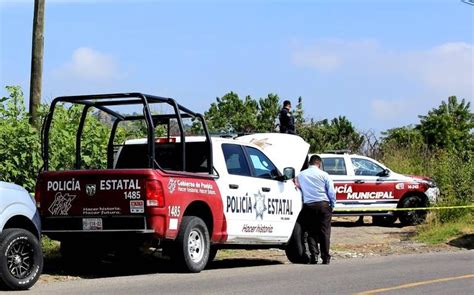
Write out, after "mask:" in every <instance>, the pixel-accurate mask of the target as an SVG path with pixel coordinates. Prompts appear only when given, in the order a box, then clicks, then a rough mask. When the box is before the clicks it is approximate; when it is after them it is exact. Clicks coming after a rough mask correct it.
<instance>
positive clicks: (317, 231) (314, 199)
mask: <svg viewBox="0 0 474 295" xmlns="http://www.w3.org/2000/svg"><path fill="white" fill-rule="evenodd" d="M321 162H322V160H321V158H320V157H319V156H318V155H313V156H311V158H310V160H309V167H308V169H306V170H304V171H302V172H301V173H300V174H299V175H298V176H297V178H296V181H297V185H298V186H299V188H300V189H301V191H302V193H303V203H304V205H303V216H304V224H305V228H306V229H307V231H308V246H309V252H310V254H311V259H310V263H311V264H316V263H317V262H318V254H319V251H318V242H319V244H320V248H321V259H322V261H323V264H329V262H330V260H331V255H329V244H330V237H331V217H332V210H333V208H334V206H335V204H336V193H335V191H334V183H333V182H332V180H331V179H330V178H329V174H327V173H326V172H324V171H323V170H321Z"/></svg>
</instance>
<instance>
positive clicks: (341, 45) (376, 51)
mask: <svg viewBox="0 0 474 295" xmlns="http://www.w3.org/2000/svg"><path fill="white" fill-rule="evenodd" d="M295 47H296V48H295V49H294V51H293V54H292V61H293V63H294V64H295V65H297V66H302V67H310V68H313V69H315V70H317V71H319V72H321V73H327V72H330V71H331V72H332V73H338V72H343V73H346V74H353V75H354V76H357V77H358V78H359V79H360V77H361V76H363V77H364V79H375V80H377V79H381V78H382V77H384V76H385V77H390V79H394V82H395V83H396V82H397V79H398V80H399V81H402V80H406V79H408V80H409V81H411V82H415V83H418V85H421V86H422V87H424V88H425V89H426V90H430V91H431V92H433V93H437V94H439V95H440V96H443V97H444V96H447V95H452V94H457V95H459V96H462V97H466V98H468V99H472V98H473V95H474V88H473V87H474V85H473V81H474V52H473V51H474V45H473V44H470V43H465V42H449V43H444V44H440V45H438V46H434V47H432V48H428V49H425V50H406V51H402V50H398V51H397V50H389V49H386V48H383V47H382V46H381V45H380V44H379V43H378V42H377V41H375V40H360V41H344V40H320V41H317V42H315V43H314V44H312V45H311V46H295Z"/></svg>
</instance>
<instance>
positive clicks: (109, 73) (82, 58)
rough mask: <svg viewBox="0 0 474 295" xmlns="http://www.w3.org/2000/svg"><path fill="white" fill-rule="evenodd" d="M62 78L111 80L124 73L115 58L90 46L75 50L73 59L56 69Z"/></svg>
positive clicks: (56, 72)
mask: <svg viewBox="0 0 474 295" xmlns="http://www.w3.org/2000/svg"><path fill="white" fill-rule="evenodd" d="M54 75H55V76H56V77H59V78H61V79H66V80H73V79H78V80H81V81H96V82H109V81H113V80H117V79H119V78H120V77H121V76H122V74H121V73H120V71H119V67H118V64H117V61H116V60H115V58H114V57H113V56H111V55H108V54H104V53H101V52H99V51H97V50H94V49H92V48H88V47H81V48H78V49H76V50H74V52H73V54H72V57H71V60H70V61H68V62H67V63H66V64H64V65H63V66H61V67H60V68H58V69H56V70H55V71H54Z"/></svg>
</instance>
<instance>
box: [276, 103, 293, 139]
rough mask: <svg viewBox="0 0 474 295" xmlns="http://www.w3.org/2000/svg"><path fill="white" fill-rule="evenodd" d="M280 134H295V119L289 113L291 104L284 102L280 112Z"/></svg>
mask: <svg viewBox="0 0 474 295" xmlns="http://www.w3.org/2000/svg"><path fill="white" fill-rule="evenodd" d="M279 119H280V133H288V134H296V133H295V118H294V117H293V114H292V113H291V102H290V101H289V100H285V101H284V102H283V108H282V109H281V111H280V116H279Z"/></svg>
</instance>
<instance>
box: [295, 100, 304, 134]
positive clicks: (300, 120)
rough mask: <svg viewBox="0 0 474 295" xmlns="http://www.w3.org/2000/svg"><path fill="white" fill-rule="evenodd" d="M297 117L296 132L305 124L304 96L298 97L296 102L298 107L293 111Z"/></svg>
mask: <svg viewBox="0 0 474 295" xmlns="http://www.w3.org/2000/svg"><path fill="white" fill-rule="evenodd" d="M293 113H294V118H295V128H296V132H298V130H299V129H300V128H301V127H302V126H303V125H304V122H305V120H304V111H303V98H302V97H301V96H300V97H298V103H297V104H296V109H295V111H294V112H293Z"/></svg>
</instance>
